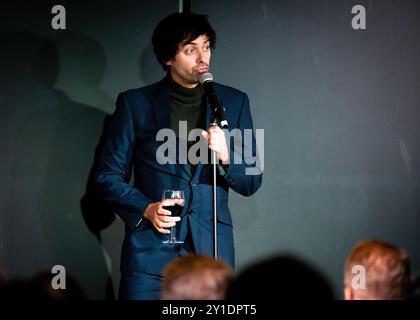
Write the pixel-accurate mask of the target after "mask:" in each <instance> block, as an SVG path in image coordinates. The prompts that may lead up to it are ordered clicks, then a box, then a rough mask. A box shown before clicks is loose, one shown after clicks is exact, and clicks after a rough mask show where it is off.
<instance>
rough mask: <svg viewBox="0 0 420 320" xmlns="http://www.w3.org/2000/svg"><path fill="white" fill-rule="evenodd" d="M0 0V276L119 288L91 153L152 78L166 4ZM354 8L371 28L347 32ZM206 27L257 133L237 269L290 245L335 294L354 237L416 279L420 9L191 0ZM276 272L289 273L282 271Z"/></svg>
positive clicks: (238, 207) (117, 238)
mask: <svg viewBox="0 0 420 320" xmlns="http://www.w3.org/2000/svg"><path fill="white" fill-rule="evenodd" d="M54 4H56V3H54V2H52V1H29V0H28V1H15V2H13V3H12V2H6V3H1V4H0V46H1V50H0V137H1V139H0V155H1V157H0V177H1V181H2V183H1V185H0V268H2V269H3V270H4V271H6V273H8V274H10V275H12V276H30V275H32V274H34V273H35V272H38V271H40V270H51V268H52V266H53V265H54V264H61V265H64V266H65V267H66V270H67V272H68V273H69V274H71V275H73V276H74V277H75V278H76V280H78V281H79V282H80V283H81V284H82V285H83V288H84V290H85V291H86V293H87V294H88V296H89V297H90V298H97V299H102V298H104V297H105V295H106V294H107V292H108V296H109V294H110V293H111V296H112V292H113V288H112V285H113V286H114V289H116V286H117V285H118V267H119V254H120V245H121V240H122V236H123V225H122V223H121V221H120V220H118V219H115V221H114V222H113V223H112V224H111V225H109V226H108V227H107V228H105V229H103V230H101V232H100V233H96V234H94V233H92V232H91V228H89V225H88V223H87V222H86V217H85V216H84V214H82V210H81V203H80V200H81V198H82V196H83V195H84V193H85V188H86V185H87V181H88V176H89V171H90V169H91V167H92V164H93V160H94V155H95V147H96V146H97V144H98V142H99V138H100V134H101V131H102V126H103V122H104V120H105V117H106V115H107V114H110V113H112V111H113V109H114V101H115V98H116V96H117V94H118V92H120V91H123V90H126V89H128V88H135V87H140V86H142V85H145V84H148V83H151V82H154V81H157V80H159V79H160V78H161V77H162V75H163V73H162V71H161V69H160V67H159V66H158V64H157V63H156V62H155V60H154V56H153V53H152V49H151V46H150V41H149V39H150V36H151V33H152V31H153V28H154V26H155V24H156V23H157V22H158V21H159V20H160V19H161V18H162V17H164V16H166V15H167V14H169V13H171V12H174V11H178V1H174V0H172V1H171V0H166V1H163V0H159V1H134V0H124V1H111V0H109V1H62V2H60V4H62V5H64V6H65V8H66V10H67V29H66V30H53V29H52V28H51V24H50V22H51V19H52V17H53V15H52V14H51V8H52V6H53V5H54ZM356 4H361V5H364V6H365V8H366V13H367V29H366V30H362V31H361V30H359V31H356V30H353V29H352V28H351V19H352V17H353V16H352V14H351V8H352V6H353V5H356ZM191 7H192V11H194V12H198V13H205V14H208V15H209V17H210V22H211V23H212V24H213V26H214V27H215V29H216V31H217V32H218V43H217V48H216V50H215V52H214V53H213V60H212V68H211V71H212V73H213V75H214V76H215V78H216V80H217V81H219V82H222V83H225V84H228V85H231V86H234V87H236V88H239V89H241V90H242V91H245V92H247V93H248V95H249V97H250V100H251V104H252V107H251V108H252V113H253V117H254V125H255V127H256V128H260V129H264V130H265V149H264V175H265V176H264V184H263V187H262V188H261V189H260V191H259V192H258V193H257V194H256V195H255V196H253V197H251V198H247V199H243V198H242V197H241V196H238V195H235V194H233V193H232V197H231V199H230V205H231V208H232V212H233V218H234V224H235V236H236V238H235V242H236V252H237V257H236V259H237V264H238V267H239V268H241V267H243V266H245V265H247V264H248V263H250V262H252V261H254V260H256V259H259V258H260V257H263V256H266V255H268V254H271V253H273V252H292V253H295V254H297V255H299V256H301V257H304V258H306V259H307V260H309V261H311V262H313V263H314V265H316V266H318V267H319V268H320V269H321V270H322V271H323V272H324V273H325V274H327V275H328V276H329V278H330V279H331V281H332V282H333V283H334V285H335V288H336V290H337V294H338V296H339V290H340V286H341V270H342V264H343V261H344V259H345V257H346V255H347V253H348V252H349V250H350V249H351V247H352V246H353V245H354V244H355V243H356V242H358V241H359V240H362V239H366V238H380V239H383V240H386V241H390V242H392V243H395V244H397V245H400V246H402V247H404V248H406V249H407V250H408V252H409V254H410V255H411V258H412V267H413V271H414V272H415V273H417V274H418V273H420V233H418V232H416V231H417V230H418V228H419V226H420V214H419V212H420V197H419V194H420V127H419V125H418V121H419V120H420V106H419V103H420V62H419V57H420V44H419V42H418V39H420V3H419V2H418V1H416V0H412V1H409V0H402V1H397V0H380V1H379V0H376V1H374V0H371V1H362V0H360V1H349V0H329V1H328V0H314V1H303V0H293V1H292V0H288V1H286V0H282V1H274V0H272V1H270V0H261V1H256V0H255V1H251V0H245V1H204V0H193V1H192V4H191ZM280 276H285V277H286V276H287V275H280Z"/></svg>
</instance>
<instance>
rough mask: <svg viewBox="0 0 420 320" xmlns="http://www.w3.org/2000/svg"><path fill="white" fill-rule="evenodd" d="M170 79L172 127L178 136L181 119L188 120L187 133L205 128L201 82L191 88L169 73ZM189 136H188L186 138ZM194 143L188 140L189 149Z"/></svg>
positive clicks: (192, 167)
mask: <svg viewBox="0 0 420 320" xmlns="http://www.w3.org/2000/svg"><path fill="white" fill-rule="evenodd" d="M168 79H169V94H170V104H171V129H172V130H174V131H175V133H176V136H177V137H179V122H180V121H187V133H189V132H190V131H191V130H193V129H196V128H199V129H204V128H205V112H203V108H202V97H203V94H204V90H203V87H202V86H201V84H198V85H197V86H196V87H195V88H192V89H190V88H185V87H183V86H181V85H179V84H178V83H176V82H175V81H173V80H172V78H171V77H170V76H169V75H168ZM183 138H184V137H183ZM187 138H188V136H187V137H185V138H184V139H187ZM197 140H198V138H197ZM194 143H195V141H188V144H187V145H188V149H189V148H190V147H191V145H193V144H194ZM188 162H189V161H188ZM191 170H192V173H193V174H194V172H195V166H193V165H191Z"/></svg>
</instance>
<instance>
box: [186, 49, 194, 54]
mask: <svg viewBox="0 0 420 320" xmlns="http://www.w3.org/2000/svg"><path fill="white" fill-rule="evenodd" d="M193 52H194V49H193V48H190V49H187V50H185V54H192V53H193Z"/></svg>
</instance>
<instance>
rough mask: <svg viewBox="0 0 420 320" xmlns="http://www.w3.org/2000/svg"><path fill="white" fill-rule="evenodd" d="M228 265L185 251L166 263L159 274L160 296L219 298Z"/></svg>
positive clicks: (223, 286)
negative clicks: (161, 273)
mask: <svg viewBox="0 0 420 320" xmlns="http://www.w3.org/2000/svg"><path fill="white" fill-rule="evenodd" d="M231 277H232V269H231V268H230V267H229V266H228V265H227V264H226V263H224V262H223V261H221V260H216V259H214V258H211V257H208V256H204V255H199V254H188V255H186V256H184V257H179V258H177V259H175V260H174V261H172V262H171V263H169V264H168V266H167V267H166V268H165V271H164V274H163V283H162V294H161V298H162V300H222V299H224V297H225V293H226V287H227V285H228V283H229V281H230V280H231Z"/></svg>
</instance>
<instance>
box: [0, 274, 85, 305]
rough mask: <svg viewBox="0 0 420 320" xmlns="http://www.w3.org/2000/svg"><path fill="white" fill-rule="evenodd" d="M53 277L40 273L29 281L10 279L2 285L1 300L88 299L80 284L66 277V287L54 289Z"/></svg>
mask: <svg viewBox="0 0 420 320" xmlns="http://www.w3.org/2000/svg"><path fill="white" fill-rule="evenodd" d="M51 280H52V275H51V273H49V272H40V273H38V274H37V275H35V276H33V277H31V278H29V279H20V278H19V279H10V280H8V281H5V282H3V284H1V283H0V300H27V301H81V300H85V299H86V297H85V295H84V293H83V291H82V289H81V287H80V286H79V284H78V283H77V282H76V281H75V280H74V279H73V278H71V277H69V276H67V277H66V287H65V288H63V289H54V288H53V287H52V282H51Z"/></svg>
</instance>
